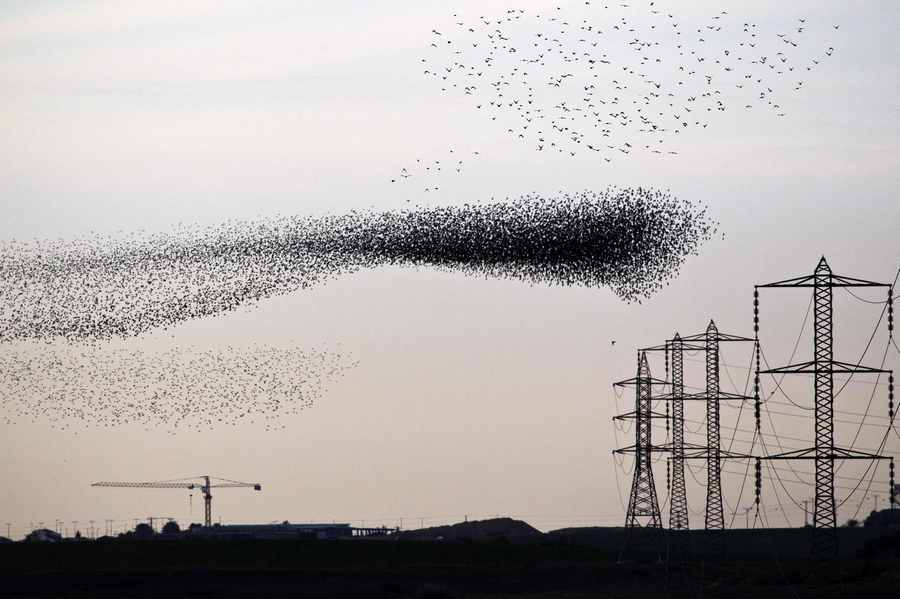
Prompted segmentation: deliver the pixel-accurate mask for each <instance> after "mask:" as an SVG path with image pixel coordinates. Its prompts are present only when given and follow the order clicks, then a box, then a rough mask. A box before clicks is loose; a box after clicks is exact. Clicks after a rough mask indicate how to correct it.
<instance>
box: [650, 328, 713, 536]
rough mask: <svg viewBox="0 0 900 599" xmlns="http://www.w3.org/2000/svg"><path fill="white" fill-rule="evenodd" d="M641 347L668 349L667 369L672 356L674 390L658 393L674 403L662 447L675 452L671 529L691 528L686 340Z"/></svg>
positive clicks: (651, 349)
mask: <svg viewBox="0 0 900 599" xmlns="http://www.w3.org/2000/svg"><path fill="white" fill-rule="evenodd" d="M642 351H644V352H648V351H662V352H665V356H666V365H667V370H668V364H669V362H670V356H671V365H672V368H671V374H672V385H671V391H670V392H669V393H667V394H663V395H660V396H657V398H656V399H659V400H662V401H666V402H668V403H671V404H672V415H671V418H670V419H669V420H667V422H666V424H667V426H666V428H667V429H668V428H669V425H671V430H672V441H671V442H670V443H669V444H668V445H664V446H662V447H661V448H659V449H661V450H664V451H665V450H667V451H670V452H671V454H672V456H671V459H670V462H669V463H670V481H669V485H670V488H669V529H671V530H688V528H689V527H690V526H689V517H688V503H687V489H686V486H685V481H684V450H685V443H684V354H683V352H684V342H683V341H682V340H681V336H680V335H679V334H678V333H675V337H674V338H672V339H669V340H667V341H666V342H665V343H664V344H663V345H657V346H654V347H648V348H645V349H643V350H642ZM667 374H668V372H667ZM667 378H668V376H667ZM692 448H693V449H701V448H700V447H699V446H696V445H694V446H692Z"/></svg>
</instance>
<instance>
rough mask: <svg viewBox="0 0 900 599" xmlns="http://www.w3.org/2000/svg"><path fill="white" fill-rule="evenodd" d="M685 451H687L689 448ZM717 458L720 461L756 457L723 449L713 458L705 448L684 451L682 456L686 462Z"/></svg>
mask: <svg viewBox="0 0 900 599" xmlns="http://www.w3.org/2000/svg"><path fill="white" fill-rule="evenodd" d="M685 449H686V450H687V449H689V448H685ZM717 457H718V459H720V460H750V459H753V458H756V457H757V456H754V455H750V454H748V453H736V452H733V451H727V450H725V449H720V450H719V455H718V456H715V455H712V454H710V452H709V449H708V448H707V447H700V448H690V452H688V451H685V454H684V459H686V460H709V459H716V458H717Z"/></svg>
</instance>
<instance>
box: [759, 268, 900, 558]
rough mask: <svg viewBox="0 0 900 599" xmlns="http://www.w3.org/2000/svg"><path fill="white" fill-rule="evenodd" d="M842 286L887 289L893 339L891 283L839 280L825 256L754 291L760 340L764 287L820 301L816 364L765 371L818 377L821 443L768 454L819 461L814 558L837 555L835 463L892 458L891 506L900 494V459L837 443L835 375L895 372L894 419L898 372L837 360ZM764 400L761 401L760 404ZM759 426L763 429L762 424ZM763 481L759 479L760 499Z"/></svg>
mask: <svg viewBox="0 0 900 599" xmlns="http://www.w3.org/2000/svg"><path fill="white" fill-rule="evenodd" d="M836 287H887V288H888V299H887V312H888V332H889V335H891V336H893V326H894V323H893V303H892V294H893V289H892V287H891V286H890V285H887V284H884V283H876V282H873V281H864V280H862V279H854V278H852V277H844V276H838V275H835V274H833V273H832V272H831V268H830V267H829V266H828V262H826V261H825V257H824V256H823V257H822V259H821V260H819V264H818V265H817V266H816V269H815V272H813V274H811V275H805V276H800V277H795V278H793V279H786V280H783V281H778V282H775V283H768V284H766V285H757V286H756V287H755V289H754V291H753V312H754V314H753V319H754V329H755V331H756V335H757V338H758V336H759V290H760V289H763V288H775V289H787V288H812V290H813V302H814V311H815V313H814V324H813V360H812V361H809V362H801V363H799V364H791V365H788V366H783V367H780V368H771V369H769V370H763V371H759V370H758V369H757V380H758V376H759V372H762V373H765V374H780V375H787V374H811V375H813V376H814V380H815V382H814V392H813V394H814V398H815V429H814V433H815V445H814V446H813V447H811V448H807V449H798V450H795V451H788V452H784V453H781V454H775V455H769V456H765V457H764V458H762V459H766V460H813V461H814V462H815V493H816V494H815V508H814V511H813V546H812V552H813V555H814V557H819V558H829V557H834V556H835V555H837V551H838V546H837V543H838V540H837V513H836V506H835V500H834V462H835V460H885V459H889V460H890V477H891V481H890V497H891V507H893V505H894V502H895V496H894V489H895V486H894V460H893V458H891V457H888V456H885V455H883V454H881V453H880V452H879V453H868V452H863V451H858V450H855V449H852V448H843V447H838V446H836V445H835V444H834V375H835V374H836V373H839V374H856V373H869V374H878V373H883V374H889V376H890V378H889V381H890V382H889V385H888V414H889V416H890V419H891V421H893V419H894V385H893V381H894V375H893V372H892V371H889V370H884V369H882V368H870V367H868V366H862V365H860V364H849V363H846V362H839V361H837V360H835V359H834V341H833V337H832V327H833V320H834V315H833V310H832V290H833V289H834V288H836ZM757 401H758V400H757ZM757 413H758V410H757ZM757 426H758V425H757ZM758 486H759V477H757V496H758V495H759V491H758Z"/></svg>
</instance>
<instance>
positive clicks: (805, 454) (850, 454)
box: [759, 447, 891, 460]
mask: <svg viewBox="0 0 900 599" xmlns="http://www.w3.org/2000/svg"><path fill="white" fill-rule="evenodd" d="M829 449H830V451H826V452H824V453H820V454H816V448H815V447H810V448H807V449H797V450H794V451H786V452H784V453H776V454H774V455H767V456H759V459H761V460H817V459H826V460H890V459H891V456H887V455H881V454H877V453H869V452H865V451H857V450H855V449H846V448H843V447H831V448H829Z"/></svg>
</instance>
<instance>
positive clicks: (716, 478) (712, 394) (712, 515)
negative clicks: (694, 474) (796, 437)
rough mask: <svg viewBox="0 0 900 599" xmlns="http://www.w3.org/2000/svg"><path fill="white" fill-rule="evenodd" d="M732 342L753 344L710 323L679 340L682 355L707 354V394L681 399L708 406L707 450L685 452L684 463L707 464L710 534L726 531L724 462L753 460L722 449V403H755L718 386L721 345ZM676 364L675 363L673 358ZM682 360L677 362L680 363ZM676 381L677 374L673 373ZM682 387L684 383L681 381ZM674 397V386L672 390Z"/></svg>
mask: <svg viewBox="0 0 900 599" xmlns="http://www.w3.org/2000/svg"><path fill="white" fill-rule="evenodd" d="M731 341H753V339H750V338H748V337H740V336H738V335H729V334H727V333H720V332H719V329H718V328H716V323H715V322H713V321H712V320H710V321H709V326H707V327H706V331H705V332H703V333H699V334H697V335H691V336H688V337H683V338H681V339H680V340H679V344H678V347H679V354H680V353H681V352H683V351H685V350H688V351H690V350H701V351H704V352H705V353H706V390H705V392H701V393H688V394H686V393H683V392H682V394H681V399H682V400H683V401H686V400H696V401H705V402H706V447H698V448H693V449H692V450H690V451H687V452H685V453H684V454H683V455H684V459H694V460H697V459H699V460H705V461H706V462H707V468H706V516H705V521H704V526H705V528H706V529H707V530H723V529H724V528H725V510H724V507H723V505H722V461H723V460H726V459H748V458H750V457H751V456H749V455H747V454H742V453H736V452H732V451H728V450H723V449H722V443H721V441H722V436H721V424H720V407H721V406H720V405H719V404H720V403H721V402H723V401H745V400H751V399H753V398H752V397H750V396H747V395H740V394H737V393H729V392H726V391H722V389H721V388H720V384H719V374H720V371H719V362H720V361H719V344H720V343H722V342H731ZM672 358H673V364H674V362H675V360H676V358H675V354H674V353H673V355H672ZM680 359H681V358H680V356H679V358H678V360H680ZM673 380H674V373H673ZM682 385H683V381H682ZM673 393H674V386H673Z"/></svg>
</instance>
